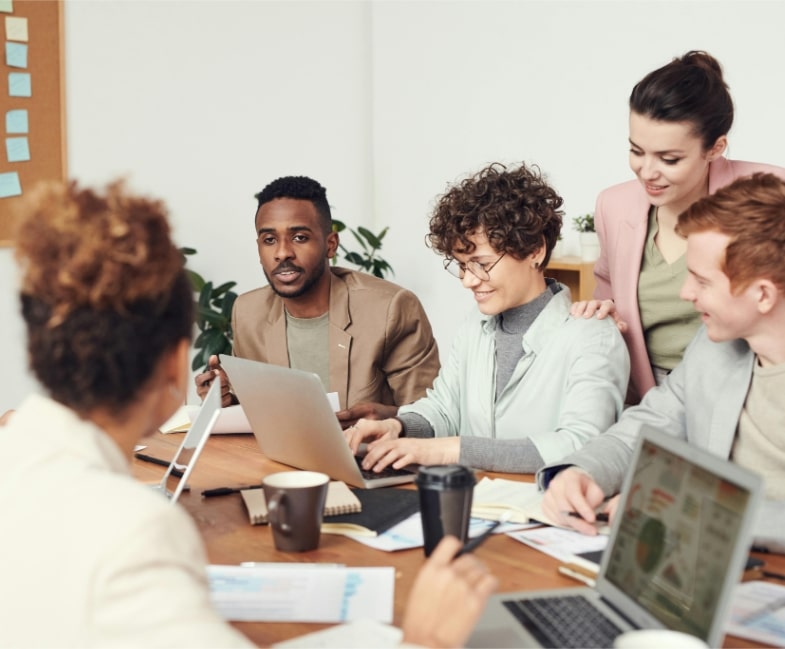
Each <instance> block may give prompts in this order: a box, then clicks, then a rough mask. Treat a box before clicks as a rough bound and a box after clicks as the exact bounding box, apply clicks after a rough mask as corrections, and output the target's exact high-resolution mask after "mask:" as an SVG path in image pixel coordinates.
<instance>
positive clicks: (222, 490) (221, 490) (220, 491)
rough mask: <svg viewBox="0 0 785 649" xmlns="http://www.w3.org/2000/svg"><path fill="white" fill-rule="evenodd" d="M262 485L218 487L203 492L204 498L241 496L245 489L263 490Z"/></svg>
mask: <svg viewBox="0 0 785 649" xmlns="http://www.w3.org/2000/svg"><path fill="white" fill-rule="evenodd" d="M261 488H262V485H260V484H252V485H247V486H245V487H216V488H215V489H205V490H204V491H203V492H202V497H203V498H210V496H228V495H229V494H239V493H240V492H241V491H243V490H244V489H261Z"/></svg>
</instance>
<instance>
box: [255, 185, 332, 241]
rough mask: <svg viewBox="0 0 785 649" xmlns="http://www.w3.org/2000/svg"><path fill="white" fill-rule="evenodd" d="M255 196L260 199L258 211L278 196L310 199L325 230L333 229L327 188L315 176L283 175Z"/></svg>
mask: <svg viewBox="0 0 785 649" xmlns="http://www.w3.org/2000/svg"><path fill="white" fill-rule="evenodd" d="M254 198H256V200H257V201H258V204H257V206H256V210H257V212H258V211H259V208H260V207H261V206H262V205H264V204H265V203H269V202H270V201H273V200H275V199H276V198H293V199H295V200H300V201H310V202H311V203H312V204H313V206H314V207H315V208H316V211H317V212H318V213H319V216H320V217H321V220H322V226H323V228H324V231H325V232H330V231H332V219H333V217H332V213H331V212H330V204H329V203H328V202H327V190H326V189H325V188H324V187H322V186H321V185H320V184H319V183H318V182H316V181H315V180H314V179H313V178H309V177H308V176H282V177H281V178H276V179H275V180H273V181H272V182H271V183H270V184H269V185H267V186H266V187H265V188H264V189H263V190H262V191H260V192H259V193H258V194H256V195H255V196H254ZM254 217H255V215H254Z"/></svg>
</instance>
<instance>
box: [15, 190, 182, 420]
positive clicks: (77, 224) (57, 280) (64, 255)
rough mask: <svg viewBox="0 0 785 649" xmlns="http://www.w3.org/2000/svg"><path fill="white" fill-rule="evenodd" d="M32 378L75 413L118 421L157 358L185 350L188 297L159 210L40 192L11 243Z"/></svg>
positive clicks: (133, 200)
mask: <svg viewBox="0 0 785 649" xmlns="http://www.w3.org/2000/svg"><path fill="white" fill-rule="evenodd" d="M15 256H16V259H17V261H18V263H19V266H20V271H21V287H20V298H21V305H22V316H23V317H24V320H25V322H26V324H27V333H28V343H27V346H28V353H29V357H30V364H31V368H32V370H33V372H34V373H35V375H36V376H37V377H38V379H39V381H40V382H41V383H42V384H43V385H44V386H45V387H46V388H47V389H48V390H49V392H50V394H51V396H52V398H53V399H55V400H56V401H59V402H60V403H63V404H65V405H66V406H68V407H70V408H72V409H73V410H75V411H76V412H79V413H87V412H90V411H92V410H93V409H95V408H98V407H101V408H110V409H113V410H120V411H122V410H123V409H124V408H125V407H126V406H128V405H130V403H131V402H132V401H133V399H134V398H135V396H136V394H137V392H138V391H139V390H140V389H141V388H142V386H143V385H144V383H145V382H146V381H147V380H148V379H149V378H150V376H151V375H152V374H153V371H154V369H155V367H156V366H157V364H158V362H159V360H160V357H161V355H162V354H163V353H164V352H165V351H168V350H170V349H173V348H174V347H175V346H176V345H177V344H178V343H179V342H180V341H182V340H183V339H186V340H190V337H191V330H192V324H193V293H192V288H191V285H190V282H189V281H188V277H187V275H186V274H185V271H184V270H183V264H184V260H183V256H182V254H181V253H180V251H179V250H178V249H177V248H176V247H175V246H174V244H173V243H172V241H171V239H170V235H169V224H168V222H167V220H166V210H165V208H164V206H163V204H162V203H161V202H159V201H154V200H148V199H145V198H139V197H135V196H132V195H130V194H128V193H127V192H126V191H125V188H124V185H123V183H122V182H120V181H117V182H114V183H112V184H110V185H108V187H107V188H106V193H105V195H100V194H98V193H96V192H95V191H93V190H91V189H83V188H80V187H79V186H78V185H77V183H76V182H70V183H58V182H52V183H46V184H43V185H42V186H40V187H39V188H38V189H37V191H35V192H33V194H31V195H30V196H29V198H28V199H27V201H26V203H25V207H24V211H23V213H22V219H21V221H20V223H19V229H18V232H17V238H16V253H15Z"/></svg>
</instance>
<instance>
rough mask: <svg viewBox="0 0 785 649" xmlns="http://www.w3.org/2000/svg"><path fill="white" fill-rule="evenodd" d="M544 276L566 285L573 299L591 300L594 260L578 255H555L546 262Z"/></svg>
mask: <svg viewBox="0 0 785 649" xmlns="http://www.w3.org/2000/svg"><path fill="white" fill-rule="evenodd" d="M545 276H546V277H553V278H554V279H556V280H558V281H560V282H561V283H562V284H564V285H565V286H567V287H568V288H569V289H570V293H572V299H573V301H576V302H577V301H581V300H591V299H592V296H593V295H594V285H595V283H594V262H593V261H583V259H581V258H580V257H557V258H553V259H551V260H550V261H549V262H548V267H547V268H546V269H545Z"/></svg>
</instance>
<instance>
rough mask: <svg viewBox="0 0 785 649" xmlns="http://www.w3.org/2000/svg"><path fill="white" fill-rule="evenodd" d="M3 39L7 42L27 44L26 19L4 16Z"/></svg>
mask: <svg viewBox="0 0 785 649" xmlns="http://www.w3.org/2000/svg"><path fill="white" fill-rule="evenodd" d="M5 37H6V38H7V39H8V40H9V41H24V42H27V18H20V17H19V16H6V17H5Z"/></svg>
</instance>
